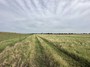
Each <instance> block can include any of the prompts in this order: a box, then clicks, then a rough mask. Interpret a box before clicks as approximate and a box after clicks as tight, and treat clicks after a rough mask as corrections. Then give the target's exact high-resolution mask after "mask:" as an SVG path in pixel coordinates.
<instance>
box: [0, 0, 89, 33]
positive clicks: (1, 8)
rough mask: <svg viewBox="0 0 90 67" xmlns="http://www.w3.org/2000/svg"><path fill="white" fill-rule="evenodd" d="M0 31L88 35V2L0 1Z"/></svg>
mask: <svg viewBox="0 0 90 67" xmlns="http://www.w3.org/2000/svg"><path fill="white" fill-rule="evenodd" d="M0 31H4V32H18V33H36V32H37V33H39V32H41V33H42V32H43V33H44V32H54V33H57V32H58V33H65V32H75V33H80V32H84V33H85V32H90V0H0Z"/></svg>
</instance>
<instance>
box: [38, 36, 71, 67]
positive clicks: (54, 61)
mask: <svg viewBox="0 0 90 67" xmlns="http://www.w3.org/2000/svg"><path fill="white" fill-rule="evenodd" d="M38 39H39V41H40V42H41V44H42V46H43V48H44V50H45V52H46V53H47V55H48V57H49V58H50V60H51V63H50V65H52V66H50V67H70V66H69V65H68V63H67V62H66V61H65V60H64V58H62V57H61V56H60V55H59V54H58V53H57V51H56V50H55V49H53V48H52V47H51V46H50V44H48V43H47V42H45V41H44V40H43V39H42V38H40V37H38Z"/></svg>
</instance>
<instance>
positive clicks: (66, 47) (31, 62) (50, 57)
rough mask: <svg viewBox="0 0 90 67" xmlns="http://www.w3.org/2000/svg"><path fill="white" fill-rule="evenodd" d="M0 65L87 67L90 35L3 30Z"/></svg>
mask: <svg viewBox="0 0 90 67" xmlns="http://www.w3.org/2000/svg"><path fill="white" fill-rule="evenodd" d="M2 35H3V36H2ZM0 67H90V35H51V34H49V35H48V34H33V35H25V34H12V33H10V34H7V35H6V33H2V34H0Z"/></svg>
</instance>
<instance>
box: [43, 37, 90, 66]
mask: <svg viewBox="0 0 90 67" xmlns="http://www.w3.org/2000/svg"><path fill="white" fill-rule="evenodd" d="M41 39H43V40H44V41H45V42H46V43H48V44H49V45H50V46H51V47H52V48H54V49H55V50H56V51H57V53H58V54H60V55H61V56H62V57H63V58H64V59H65V60H66V61H67V62H69V65H72V66H73V67H78V66H79V67H90V62H88V61H87V60H86V59H84V58H82V57H79V56H77V55H75V54H73V53H69V52H68V51H66V50H65V49H63V48H60V47H58V46H57V45H55V44H53V43H52V42H51V41H49V40H47V39H45V38H42V37H41ZM72 66H71V67H72Z"/></svg>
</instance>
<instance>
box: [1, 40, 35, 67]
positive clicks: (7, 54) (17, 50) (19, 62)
mask: <svg viewBox="0 0 90 67" xmlns="http://www.w3.org/2000/svg"><path fill="white" fill-rule="evenodd" d="M30 39H31V38H30ZM25 40H26V39H25ZM34 47H35V46H34V45H33V43H32V41H31V40H29V39H27V42H25V41H22V42H18V43H16V44H15V45H14V46H12V47H9V46H8V47H6V48H5V49H4V50H3V52H1V53H0V67H8V66H9V67H30V66H31V67H35V66H34V65H35V63H33V62H34V58H35V57H34V56H35V52H34V50H35V48H34Z"/></svg>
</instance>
